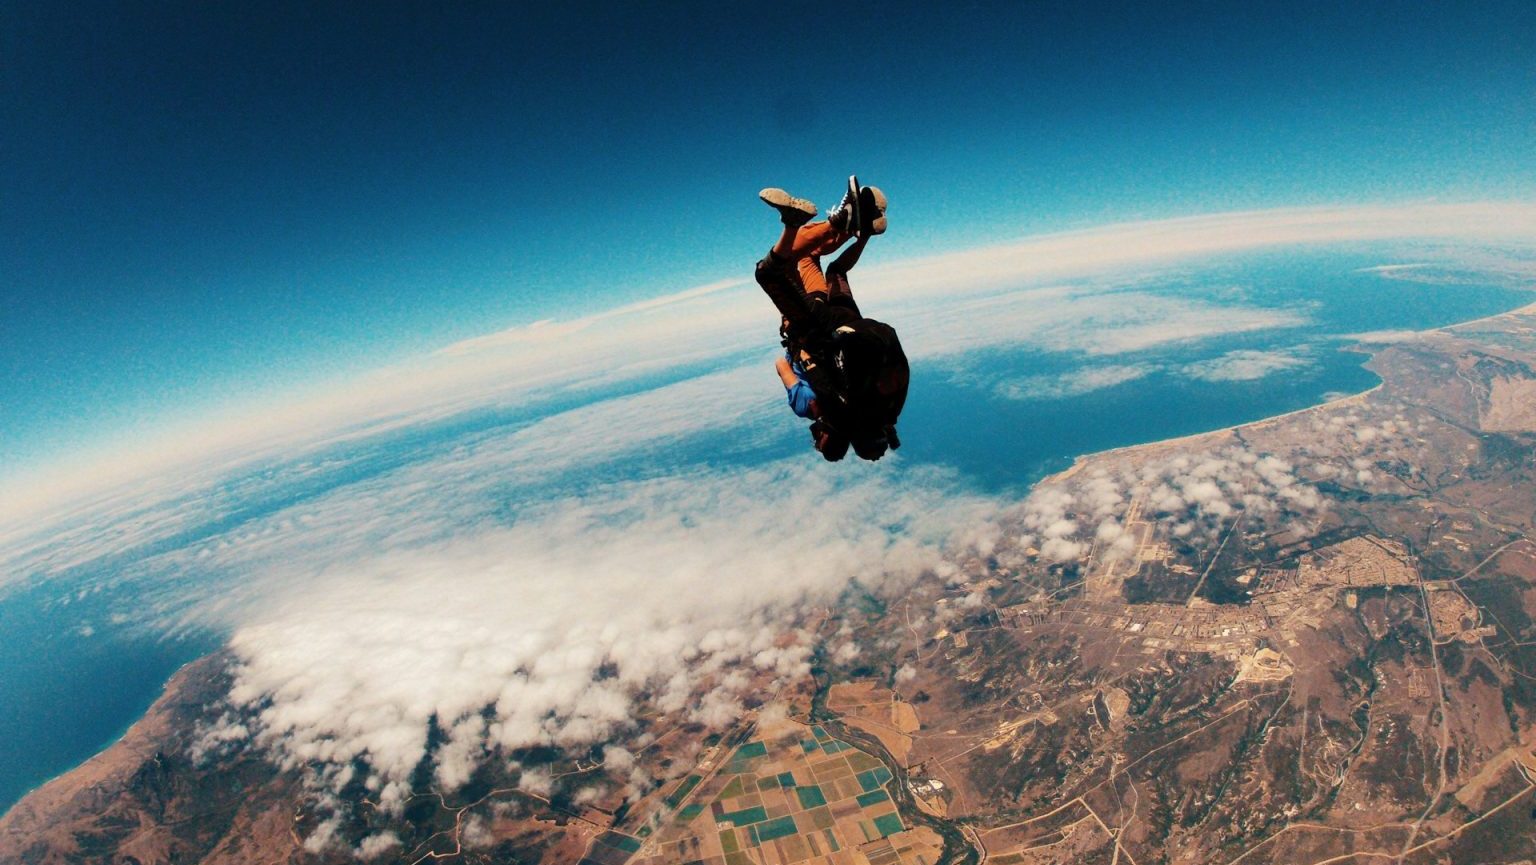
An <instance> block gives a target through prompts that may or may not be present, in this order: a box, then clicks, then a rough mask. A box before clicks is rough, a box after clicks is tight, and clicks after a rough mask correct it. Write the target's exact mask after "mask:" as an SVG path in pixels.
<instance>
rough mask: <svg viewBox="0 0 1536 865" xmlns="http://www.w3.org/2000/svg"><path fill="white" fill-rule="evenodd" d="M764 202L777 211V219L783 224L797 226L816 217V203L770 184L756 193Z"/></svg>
mask: <svg viewBox="0 0 1536 865" xmlns="http://www.w3.org/2000/svg"><path fill="white" fill-rule="evenodd" d="M757 197H758V198H761V199H762V200H763V203H764V204H767V205H768V206H769V207H772V208H773V209H774V210H777V211H778V212H779V219H781V220H783V221H784V224H785V225H789V226H793V227H795V228H799V227H800V226H802V225H804V224H806V223H807V222H810V221H811V220H812V219H815V218H816V205H814V204H812V203H811V202H809V201H806V200H805V199H804V198H796V197H794V196H793V195H790V194H789V193H788V192H785V191H784V190H782V189H779V188H778V187H775V186H770V187H768V188H767V189H764V190H763V191H762V192H759V193H758V194H757Z"/></svg>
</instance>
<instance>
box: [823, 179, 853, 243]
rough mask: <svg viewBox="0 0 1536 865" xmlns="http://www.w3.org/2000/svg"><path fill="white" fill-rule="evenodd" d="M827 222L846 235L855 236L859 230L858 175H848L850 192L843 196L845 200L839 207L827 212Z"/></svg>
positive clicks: (838, 204)
mask: <svg viewBox="0 0 1536 865" xmlns="http://www.w3.org/2000/svg"><path fill="white" fill-rule="evenodd" d="M827 222H828V223H830V224H831V226H832V227H833V228H835V229H837V230H838V231H841V232H843V233H844V234H853V233H854V232H856V231H858V230H859V224H860V223H859V178H858V176H857V175H853V174H850V175H848V191H847V192H846V193H844V194H843V200H842V201H839V202H838V203H837V206H836V207H834V208H832V209H831V210H829V211H827Z"/></svg>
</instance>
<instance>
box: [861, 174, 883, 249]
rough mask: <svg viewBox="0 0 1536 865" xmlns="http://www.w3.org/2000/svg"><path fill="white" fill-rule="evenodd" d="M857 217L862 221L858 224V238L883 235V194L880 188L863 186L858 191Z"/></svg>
mask: <svg viewBox="0 0 1536 865" xmlns="http://www.w3.org/2000/svg"><path fill="white" fill-rule="evenodd" d="M859 215H860V216H861V217H862V218H863V220H864V221H863V222H861V223H859V230H858V235H859V236H860V237H871V236H873V235H876V234H884V233H885V225H886V223H885V193H884V192H881V191H880V187H878V186H865V187H863V188H861V189H860V190H859Z"/></svg>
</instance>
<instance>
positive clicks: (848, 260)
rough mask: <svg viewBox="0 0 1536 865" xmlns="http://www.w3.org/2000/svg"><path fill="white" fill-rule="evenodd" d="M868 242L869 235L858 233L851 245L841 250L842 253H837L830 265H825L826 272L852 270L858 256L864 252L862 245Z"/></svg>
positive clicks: (857, 260)
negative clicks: (843, 250)
mask: <svg viewBox="0 0 1536 865" xmlns="http://www.w3.org/2000/svg"><path fill="white" fill-rule="evenodd" d="M868 244H869V235H867V234H861V235H859V236H858V237H857V238H856V239H855V240H854V241H853V245H852V246H850V247H848V249H847V250H846V251H845V252H843V254H842V255H839V256H838V257H837V259H836V260H835V261H833V262H832V263H831V264H830V265H828V266H827V272H828V273H829V274H830V273H847V272H848V271H850V270H853V266H854V265H855V264H858V263H859V256H861V255H863V254H864V247H865V246H867V245H868Z"/></svg>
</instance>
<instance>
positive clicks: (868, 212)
mask: <svg viewBox="0 0 1536 865" xmlns="http://www.w3.org/2000/svg"><path fill="white" fill-rule="evenodd" d="M758 197H759V198H761V199H762V200H763V201H764V202H765V203H767V204H768V205H770V206H771V207H773V208H774V209H775V210H777V211H778V212H779V218H780V221H781V222H782V223H783V231H782V233H781V234H780V236H779V239H778V241H777V242H776V243H775V244H774V245H773V248H772V249H770V250H769V251H768V254H767V255H766V256H764V257H763V259H762V260H761V261H759V262H758V263H757V269H756V277H757V282H758V285H760V286H762V288H763V291H764V292H765V293H767V295H768V298H769V299H770V300H772V301H773V305H774V306H775V307H776V308H777V309H778V311H779V314H780V316H781V318H780V328H779V334H780V337H781V339H782V342H783V345H784V356H783V357H781V358H779V360H778V362H777V364H776V366H777V369H778V373H779V379H780V381H782V382H783V384H784V387H785V390H786V392H787V395H788V399H789V405H790V408H791V409H792V410H793V411H794V413H795V414H796V415H799V416H800V417H803V418H806V419H808V420H810V421H811V438H812V442H813V444H814V446H815V448H816V450H817V451H819V452H820V453H821V455H822V456H823V457H824V458H826V459H827V460H829V461H834V462H835V461H837V460H840V459H842V458H843V457H844V456H845V455H846V454H847V453H848V450H849V448H850V447H851V448H852V449H853V452H854V453H855V454H857V455H858V456H859V457H860V458H862V459H866V460H878V459H880V458H881V457H882V456H885V454H886V452H887V451H889V450H892V449H895V448H898V447H900V446H901V440H900V438H898V437H897V435H896V420H897V418H898V417H899V416H900V415H901V410H902V407H903V405H904V404H905V403H906V398H907V385H908V381H909V378H910V373H909V370H908V367H907V357H906V354H905V353H904V352H903V351H902V348H901V341H900V340H899V339H898V338H897V336H896V330H895V329H894V328H892V327H891V326H890V325H888V324H885V323H884V322H880V321H876V320H875V319H871V318H866V317H864V314H863V313H862V312H861V311H860V310H859V305H858V304H857V303H856V302H854V299H853V289H852V287H851V286H850V284H849V281H848V271H849V270H851V269H853V266H854V265H855V264H857V263H858V261H859V257H860V256H861V255H862V254H863V252H864V248H865V247H866V246H867V245H868V243H869V240H870V238H872V237H875V236H876V235H880V234H883V233H885V229H886V224H887V222H886V215H885V211H886V198H885V194H884V193H883V192H881V191H880V189H879V188H877V187H873V186H860V185H859V181H858V178H857V177H856V176H855V177H849V178H848V189H847V192H846V193H845V194H844V195H843V198H842V200H841V201H840V202H839V203H838V205H837V206H836V207H834V208H832V209H831V210H830V211H828V213H827V218H826V219H825V220H822V221H813V220H814V219H815V217H816V214H817V208H816V205H814V204H812V203H811V202H810V201H807V200H806V199H803V198H796V197H794V196H792V195H790V194H789V193H788V192H785V191H784V190H782V189H778V188H768V189H764V190H763V191H762V192H760V193H759V194H758ZM849 241H852V245H851V246H848V248H847V249H846V250H844V251H843V253H842V254H841V255H839V256H838V257H837V258H836V259H835V260H833V261H832V262H831V263H830V264H829V265H827V267H826V268H825V269H823V268H822V263H821V261H822V257H823V256H826V255H830V254H831V253H833V252H836V251H837V250H838V249H840V248H842V247H843V246H844V245H845V244H848V243H849Z"/></svg>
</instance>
